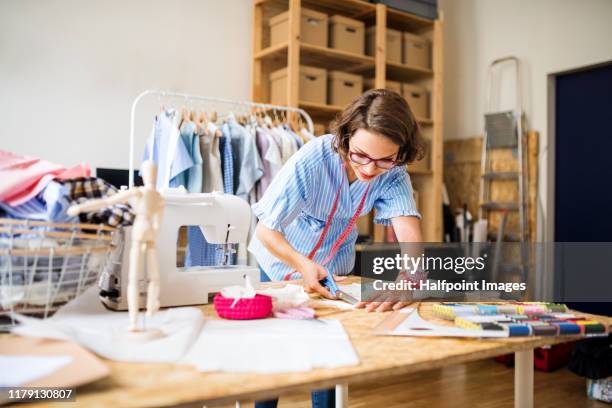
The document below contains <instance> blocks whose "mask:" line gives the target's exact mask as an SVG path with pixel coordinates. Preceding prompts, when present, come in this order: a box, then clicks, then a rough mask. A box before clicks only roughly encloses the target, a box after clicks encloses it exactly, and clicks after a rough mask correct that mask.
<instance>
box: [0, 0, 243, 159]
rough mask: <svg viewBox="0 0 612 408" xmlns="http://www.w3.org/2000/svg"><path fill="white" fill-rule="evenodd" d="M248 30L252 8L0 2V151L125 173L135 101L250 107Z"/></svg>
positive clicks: (234, 2) (200, 2) (146, 121)
mask: <svg viewBox="0 0 612 408" xmlns="http://www.w3.org/2000/svg"><path fill="white" fill-rule="evenodd" d="M251 25H252V2H251V1H250V0H231V1H220V0H180V1H179V0H174V1H167V0H166V1H160V0H130V1H124V0H103V1H102V0H90V1H82V0H2V1H0V121H1V123H2V126H1V128H0V149H6V150H10V151H15V152H18V153H22V154H28V155H33V156H37V157H43V158H46V159H48V160H51V161H54V162H58V163H62V164H65V165H74V164H76V163H79V162H87V163H89V164H90V165H91V166H92V168H95V167H124V168H125V167H127V163H128V136H129V113H130V112H129V110H130V104H131V102H132V100H133V98H134V97H135V96H136V95H137V94H138V93H139V92H140V91H142V90H144V89H146V88H161V89H165V90H175V91H183V92H189V93H195V94H206V95H211V96H217V97H225V98H238V99H248V98H249V94H250V66H251ZM153 102H154V103H150V104H148V105H149V106H148V111H147V109H143V110H141V111H139V112H140V115H139V119H140V120H141V121H140V122H139V123H142V124H143V125H142V126H140V127H139V128H138V129H137V130H138V132H139V135H140V136H139V143H138V144H137V154H136V156H137V157H140V156H141V152H142V149H143V148H144V138H145V134H146V133H147V131H148V129H150V125H151V121H152V115H153V114H154V112H153V109H154V106H155V105H156V104H157V101H153Z"/></svg>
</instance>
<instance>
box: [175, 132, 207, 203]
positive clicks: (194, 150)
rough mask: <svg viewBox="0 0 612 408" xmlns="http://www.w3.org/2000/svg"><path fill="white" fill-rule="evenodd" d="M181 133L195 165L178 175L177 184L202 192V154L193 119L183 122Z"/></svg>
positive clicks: (188, 189) (193, 191)
mask: <svg viewBox="0 0 612 408" xmlns="http://www.w3.org/2000/svg"><path fill="white" fill-rule="evenodd" d="M180 134H181V139H182V140H183V143H184V144H185V148H186V149H187V154H189V156H190V157H191V160H192V161H193V165H192V166H191V167H189V168H188V169H187V170H185V171H183V172H182V173H181V174H179V175H177V176H176V184H177V185H182V186H184V187H185V188H186V189H187V191H189V192H190V193H200V192H202V155H201V153H200V140H199V137H198V135H197V134H196V125H195V123H193V122H191V121H188V122H185V123H183V126H182V127H181V130H180Z"/></svg>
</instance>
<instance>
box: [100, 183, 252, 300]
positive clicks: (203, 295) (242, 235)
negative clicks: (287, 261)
mask: <svg viewBox="0 0 612 408" xmlns="http://www.w3.org/2000/svg"><path fill="white" fill-rule="evenodd" d="M163 197H164V199H165V208H164V214H163V220H162V223H161V226H160V231H159V236H158V238H157V248H158V251H159V255H158V258H159V272H160V294H159V301H160V305H161V307H169V306H187V305H199V304H204V303H208V299H209V295H210V294H212V293H215V292H219V291H221V289H222V288H223V287H225V286H231V285H243V284H244V275H248V276H249V278H250V280H251V282H252V283H253V286H255V287H256V288H257V287H259V269H258V268H257V267H253V266H248V265H227V259H228V257H229V254H231V253H233V252H235V251H234V250H233V249H231V246H232V244H233V243H240V244H245V243H246V241H247V237H248V233H249V227H250V224H251V208H250V206H249V204H248V203H247V202H246V201H244V200H243V199H241V198H238V197H236V196H233V195H231V194H222V193H203V194H187V193H185V192H180V190H177V191H174V190H171V191H169V192H164V193H163ZM191 225H195V226H199V227H200V229H201V230H202V232H203V234H204V237H205V238H206V240H207V241H208V242H209V243H211V244H224V247H223V248H224V251H223V252H224V254H223V255H224V256H223V259H224V260H225V261H226V262H225V263H226V264H223V265H218V266H195V267H190V268H181V267H177V246H178V236H179V228H180V227H181V226H191ZM130 230H131V227H128V228H125V232H126V233H125V237H124V240H123V242H124V243H125V244H124V247H123V253H122V258H121V265H120V266H119V265H118V266H119V267H120V269H121V272H120V276H117V277H116V278H117V280H118V282H116V285H115V287H116V289H117V290H116V293H114V294H106V295H105V296H101V300H102V302H103V303H104V304H105V305H106V306H108V307H109V308H111V309H114V310H127V277H128V262H129V252H130V250H129V245H130V241H131V240H130ZM240 261H243V262H246V260H239V262H240ZM145 270H146V267H145ZM117 275H119V273H117ZM139 283H140V284H139V286H140V293H141V295H140V301H141V307H144V306H145V302H146V287H147V286H146V285H147V282H146V277H145V276H141V277H140V282H139Z"/></svg>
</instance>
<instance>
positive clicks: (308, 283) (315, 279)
mask: <svg viewBox="0 0 612 408" xmlns="http://www.w3.org/2000/svg"><path fill="white" fill-rule="evenodd" d="M298 272H300V273H301V274H302V286H304V290H305V291H306V292H308V293H318V294H319V295H321V296H323V297H324V298H327V299H336V297H335V296H334V295H332V294H331V292H330V291H329V290H328V289H327V288H326V287H325V286H323V285H321V284H320V283H319V281H320V280H322V279H325V278H327V269H325V267H323V266H322V265H319V264H318V263H316V262H314V261H312V260H310V259H306V260H304V262H303V263H302V265H301V266H300V268H299V269H298Z"/></svg>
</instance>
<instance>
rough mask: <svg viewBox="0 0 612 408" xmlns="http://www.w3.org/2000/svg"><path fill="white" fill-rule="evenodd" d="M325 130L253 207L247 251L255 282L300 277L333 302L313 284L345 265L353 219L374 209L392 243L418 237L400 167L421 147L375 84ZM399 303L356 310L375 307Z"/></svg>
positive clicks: (329, 399)
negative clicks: (256, 269) (256, 272)
mask: <svg viewBox="0 0 612 408" xmlns="http://www.w3.org/2000/svg"><path fill="white" fill-rule="evenodd" d="M332 130H333V135H325V136H321V137H319V138H317V139H315V140H313V141H311V142H309V143H307V144H306V145H305V146H304V147H302V148H301V149H300V150H299V151H298V152H297V153H296V154H294V155H293V156H292V157H291V158H290V160H289V161H288V162H287V163H286V164H285V165H284V166H283V168H282V169H281V170H280V172H279V173H278V175H276V177H275V178H274V180H273V181H272V183H271V184H270V186H269V187H268V189H267V190H266V192H265V194H264V195H263V197H262V198H261V200H260V201H259V202H257V203H255V204H254V205H253V211H254V213H255V215H256V216H257V218H258V219H259V222H258V224H257V228H256V231H255V237H254V238H253V239H252V241H251V245H250V246H249V251H251V252H252V253H253V254H254V255H255V257H256V259H257V262H258V263H259V265H260V268H261V271H262V272H261V278H262V279H261V280H262V281H269V280H286V279H298V278H301V279H302V282H303V283H302V284H303V286H304V288H305V290H306V291H308V292H317V293H319V294H320V295H321V296H324V297H326V298H332V299H333V298H334V297H333V296H332V295H331V293H330V292H329V291H328V290H327V288H325V287H324V286H322V285H321V284H320V283H319V281H320V280H322V279H325V278H326V277H327V276H328V275H327V270H328V269H329V270H330V271H331V272H332V273H333V274H334V277H336V276H342V275H347V274H348V273H350V272H351V270H352V269H353V265H354V262H355V242H356V240H357V231H356V228H354V227H353V226H354V222H355V220H356V218H357V217H358V216H360V215H364V214H366V213H368V212H369V211H370V210H371V209H372V208H375V209H376V218H375V219H374V221H375V222H376V223H381V224H385V225H393V229H394V231H395V234H396V236H397V239H398V241H399V242H421V241H422V238H421V230H420V220H419V218H420V215H419V214H418V212H417V211H416V207H415V202H414V198H413V195H412V186H411V184H410V178H409V176H408V173H407V171H406V166H405V165H406V164H407V163H410V162H412V161H414V160H415V159H419V158H420V157H421V156H422V144H421V143H420V140H419V132H418V125H417V122H416V119H415V118H414V115H413V114H412V112H411V111H410V108H409V107H408V104H407V103H406V101H405V100H404V98H402V97H401V96H400V95H398V94H397V93H395V92H391V91H387V90H383V89H374V90H371V91H368V92H366V93H364V94H363V95H361V96H360V97H359V98H357V99H356V100H355V101H353V102H352V103H351V104H350V105H349V106H347V107H346V109H345V110H344V111H343V112H342V113H341V114H340V115H339V117H338V118H337V119H336V121H335V122H334V123H333V124H332ZM322 264H325V266H323V265H322ZM405 304H406V303H405V302H368V303H365V302H362V303H360V304H359V305H358V307H365V308H366V310H367V311H368V312H370V311H373V310H376V311H378V312H382V311H385V310H389V309H399V308H401V307H403V306H404V305H405ZM330 404H332V405H333V390H331V391H317V392H314V393H313V406H328V405H330ZM256 406H258V407H265V406H276V401H267V402H260V403H257V404H256Z"/></svg>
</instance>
